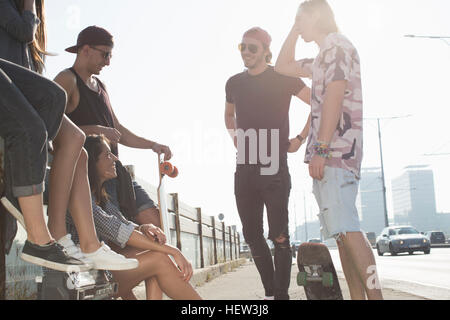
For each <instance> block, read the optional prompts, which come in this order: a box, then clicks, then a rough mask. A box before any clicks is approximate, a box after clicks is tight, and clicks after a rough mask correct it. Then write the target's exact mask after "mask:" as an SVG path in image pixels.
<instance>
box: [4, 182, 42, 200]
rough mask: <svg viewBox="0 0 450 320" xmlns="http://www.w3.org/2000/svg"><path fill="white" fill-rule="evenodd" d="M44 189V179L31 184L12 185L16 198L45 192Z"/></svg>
mask: <svg viewBox="0 0 450 320" xmlns="http://www.w3.org/2000/svg"><path fill="white" fill-rule="evenodd" d="M44 190H45V185H44V181H42V182H41V183H39V184H33V185H30V186H21V187H12V193H13V195H14V197H16V198H19V197H29V196H34V195H36V194H40V193H44Z"/></svg>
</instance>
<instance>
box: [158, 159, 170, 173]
mask: <svg viewBox="0 0 450 320" xmlns="http://www.w3.org/2000/svg"><path fill="white" fill-rule="evenodd" d="M159 171H160V172H161V174H167V175H170V174H171V173H172V172H173V166H172V164H171V163H170V162H167V161H165V162H162V163H161V164H160V165H159Z"/></svg>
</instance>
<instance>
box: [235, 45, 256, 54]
mask: <svg viewBox="0 0 450 320" xmlns="http://www.w3.org/2000/svg"><path fill="white" fill-rule="evenodd" d="M246 48H248V51H250V53H253V54H255V53H257V52H258V46H257V45H256V44H251V43H250V44H246V43H240V44H239V46H238V49H239V51H240V52H244V51H245V49H246Z"/></svg>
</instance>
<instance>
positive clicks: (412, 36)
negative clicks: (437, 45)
mask: <svg viewBox="0 0 450 320" xmlns="http://www.w3.org/2000/svg"><path fill="white" fill-rule="evenodd" d="M405 37H406V38H423V39H438V40H442V41H444V42H445V43H446V44H447V45H449V46H450V43H449V40H447V39H450V37H447V36H445V37H441V36H417V35H415V34H406V35H405Z"/></svg>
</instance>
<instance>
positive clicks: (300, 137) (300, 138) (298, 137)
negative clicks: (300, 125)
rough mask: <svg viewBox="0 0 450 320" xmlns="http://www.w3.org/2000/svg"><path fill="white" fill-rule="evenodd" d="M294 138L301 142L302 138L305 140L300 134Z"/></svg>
mask: <svg viewBox="0 0 450 320" xmlns="http://www.w3.org/2000/svg"><path fill="white" fill-rule="evenodd" d="M296 138H297V139H298V140H300V142H303V140H305V138H303V137H302V136H301V135H297V136H296Z"/></svg>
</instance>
